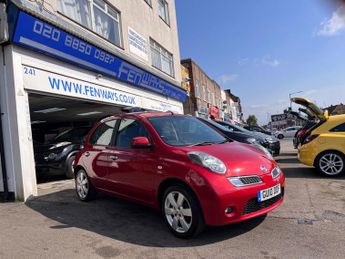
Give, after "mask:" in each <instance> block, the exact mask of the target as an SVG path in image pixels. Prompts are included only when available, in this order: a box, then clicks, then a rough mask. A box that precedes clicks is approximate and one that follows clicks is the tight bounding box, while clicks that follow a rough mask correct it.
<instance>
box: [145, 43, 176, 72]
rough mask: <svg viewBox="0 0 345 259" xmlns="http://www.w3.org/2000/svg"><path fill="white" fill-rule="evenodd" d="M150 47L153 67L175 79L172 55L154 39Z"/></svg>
mask: <svg viewBox="0 0 345 259" xmlns="http://www.w3.org/2000/svg"><path fill="white" fill-rule="evenodd" d="M150 45H151V58H152V66H154V67H155V68H157V69H159V70H161V71H163V72H164V73H166V74H168V75H170V76H172V77H173V76H174V64H173V56H172V54H171V53H169V52H168V51H167V50H166V49H164V48H163V47H162V46H161V45H159V44H158V43H157V42H155V41H154V40H152V39H151V42H150Z"/></svg>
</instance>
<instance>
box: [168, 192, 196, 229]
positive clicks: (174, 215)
mask: <svg viewBox="0 0 345 259" xmlns="http://www.w3.org/2000/svg"><path fill="white" fill-rule="evenodd" d="M164 212H165V217H166V219H167V221H168V223H169V225H170V226H171V228H172V229H173V230H174V231H176V232H178V233H186V232H187V231H188V230H189V229H190V227H191V225H192V220H193V217H192V208H191V206H190V202H189V201H188V199H187V198H186V197H185V196H184V195H183V194H182V193H180V192H178V191H172V192H170V193H169V194H168V195H167V196H166V198H165V202H164Z"/></svg>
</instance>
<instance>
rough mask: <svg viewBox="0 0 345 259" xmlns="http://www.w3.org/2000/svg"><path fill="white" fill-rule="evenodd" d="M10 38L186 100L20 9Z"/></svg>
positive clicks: (182, 93) (176, 90)
mask: <svg viewBox="0 0 345 259" xmlns="http://www.w3.org/2000/svg"><path fill="white" fill-rule="evenodd" d="M12 41H13V42H14V43H16V44H20V45H22V46H25V47H30V48H32V49H35V50H37V51H40V52H43V53H45V54H49V55H51V56H54V57H56V58H59V59H63V60H65V61H68V62H71V63H74V64H77V65H80V66H83V67H85V68H88V69H91V70H94V71H97V72H100V73H102V74H105V75H108V76H110V77H113V78H116V79H119V80H122V81H124V82H127V83H129V84H132V85H134V86H136V87H140V88H143V89H146V90H149V91H152V92H156V93H158V94H161V95H164V96H167V97H171V98H173V99H176V100H179V101H181V102H183V101H184V100H185V99H186V92H185V91H184V90H182V89H179V88H177V87H176V86H174V85H173V84H170V83H168V82H167V81H165V80H162V79H160V78H159V77H157V76H155V75H153V74H152V73H150V72H147V71H145V70H143V69H141V68H139V67H137V66H135V65H132V64H130V63H128V62H127V61H125V60H123V59H121V58H119V57H116V56H114V55H112V54H110V53H108V52H106V51H104V50H102V49H100V48H97V47H95V46H94V45H92V44H89V43H87V42H85V41H83V40H81V39H80V38H78V37H75V36H73V35H71V34H69V33H66V32H65V31H63V30H61V29H59V28H57V27H55V26H53V25H51V24H49V23H46V22H44V21H42V20H40V19H38V18H35V17H33V16H31V15H29V14H26V13H24V12H22V11H20V12H19V15H18V19H17V23H16V26H15V29H14V33H13V39H12Z"/></svg>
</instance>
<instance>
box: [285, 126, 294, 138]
mask: <svg viewBox="0 0 345 259" xmlns="http://www.w3.org/2000/svg"><path fill="white" fill-rule="evenodd" d="M294 133H295V128H294V127H290V128H287V129H285V132H284V135H285V137H292V136H293V135H294Z"/></svg>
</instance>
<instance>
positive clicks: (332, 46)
mask: <svg viewBox="0 0 345 259" xmlns="http://www.w3.org/2000/svg"><path fill="white" fill-rule="evenodd" d="M330 2H331V3H332V4H330ZM175 4H176V12H177V22H178V30H179V41H180V55H181V59H183V58H192V59H193V60H194V61H195V62H197V63H198V64H199V65H200V66H201V67H202V68H203V70H204V71H205V72H206V73H207V74H208V75H209V76H210V77H211V78H213V79H215V80H216V81H217V82H218V83H219V84H220V85H221V87H222V88H223V89H231V91H232V93H233V94H235V95H237V96H239V97H240V98H241V104H242V107H243V112H244V117H245V119H246V118H247V117H248V115H249V114H254V115H255V116H256V117H257V118H258V120H259V123H260V124H266V123H267V122H268V119H269V118H270V115H272V114H277V113H282V112H283V110H284V109H285V108H287V107H288V106H289V94H292V93H295V92H299V91H303V92H302V93H298V94H294V95H293V96H302V97H307V98H309V99H311V100H312V101H314V102H316V104H317V105H319V106H321V107H326V106H329V105H332V104H339V103H344V104H345V6H344V5H341V4H339V3H338V2H336V1H330V0H328V1H327V0H290V1H283V0H259V1H255V0H213V1H207V0H187V1H186V0H175ZM297 108H298V107H297V106H296V105H293V109H297Z"/></svg>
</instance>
